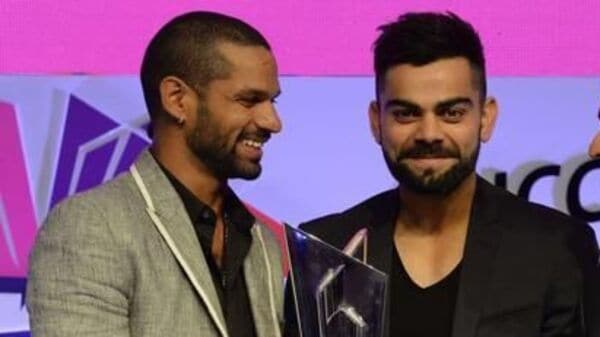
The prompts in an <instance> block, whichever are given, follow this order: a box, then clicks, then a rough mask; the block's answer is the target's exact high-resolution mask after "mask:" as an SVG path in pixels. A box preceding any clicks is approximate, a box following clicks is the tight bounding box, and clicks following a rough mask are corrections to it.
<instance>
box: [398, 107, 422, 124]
mask: <svg viewBox="0 0 600 337" xmlns="http://www.w3.org/2000/svg"><path fill="white" fill-rule="evenodd" d="M391 114H392V115H393V116H394V118H395V119H396V121H398V122H400V123H409V122H412V121H414V120H416V119H417V118H419V116H420V115H421V113H420V112H419V111H418V110H416V109H407V108H400V109H394V110H392V111H391Z"/></svg>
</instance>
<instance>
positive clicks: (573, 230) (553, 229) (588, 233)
mask: <svg viewBox="0 0 600 337" xmlns="http://www.w3.org/2000/svg"><path fill="white" fill-rule="evenodd" d="M482 189H483V190H484V193H483V194H484V196H483V197H484V198H486V199H487V200H486V202H485V204H484V205H493V206H490V207H494V208H495V209H496V212H497V214H498V215H497V216H498V219H499V222H500V223H501V224H502V225H503V227H504V228H505V229H506V232H508V233H510V234H509V235H513V236H515V237H521V238H523V239H529V240H534V241H530V242H539V243H541V242H540V240H544V239H551V240H552V241H556V240H558V241H560V242H561V243H562V244H563V245H567V246H568V247H569V248H570V250H571V251H576V252H578V251H594V250H596V248H595V247H597V244H596V236H595V233H594V230H593V229H592V228H591V227H590V226H589V225H588V224H587V223H586V222H585V221H582V220H579V219H577V218H575V217H572V216H570V215H567V214H565V213H562V212H560V211H558V210H556V209H553V208H550V207H548V206H545V205H541V204H538V203H535V202H531V201H528V200H525V199H523V198H520V197H517V196H515V195H513V194H512V193H510V192H508V191H506V190H505V189H502V188H499V187H496V186H493V185H491V184H489V183H487V182H483V183H482ZM578 255H579V254H578Z"/></svg>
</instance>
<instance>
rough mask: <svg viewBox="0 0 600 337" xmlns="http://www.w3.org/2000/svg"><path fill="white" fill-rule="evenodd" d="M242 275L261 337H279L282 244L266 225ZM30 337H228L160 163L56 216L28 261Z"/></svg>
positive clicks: (256, 233) (256, 230)
mask: <svg viewBox="0 0 600 337" xmlns="http://www.w3.org/2000/svg"><path fill="white" fill-rule="evenodd" d="M251 232H252V245H251V247H250V251H249V252H248V256H247V257H246V259H245V261H244V266H243V270H244V275H245V278H246V284H247V287H248V296H249V298H250V303H251V307H252V315H253V318H254V321H255V326H256V330H257V331H256V332H257V336H258V337H279V336H280V335H281V326H282V322H283V316H282V307H283V294H282V285H283V284H282V283H283V275H282V270H281V255H280V251H279V246H278V244H277V242H276V240H275V238H274V237H273V235H272V233H271V232H270V231H269V230H268V229H267V228H266V227H265V226H264V225H263V224H260V223H258V222H257V223H255V224H254V226H253V227H252V229H251ZM27 307H28V310H29V314H30V323H31V331H32V336H35V337H54V336H56V337H58V336H60V337H68V336H77V337H80V336H110V337H125V336H144V337H149V336H160V337H167V336H203V337H204V336H207V337H208V336H215V337H217V336H218V337H228V333H227V327H226V324H225V320H224V316H223V312H222V309H221V306H220V303H219V299H218V297H217V293H216V291H215V288H214V285H213V281H212V279H211V274H210V271H209V268H208V266H207V264H206V261H205V259H204V256H203V253H202V249H201V248H200V244H199V242H198V240H197V237H196V234H195V232H194V229H193V226H192V223H191V222H190V219H189V217H188V215H187V213H186V210H185V208H184V205H183V203H182V202H181V201H180V199H179V197H178V195H177V194H176V192H175V190H174V189H173V187H172V186H171V184H170V183H169V181H168V179H167V178H166V177H165V175H164V174H163V173H162V171H161V169H160V168H159V167H158V165H157V163H156V162H155V160H154V158H153V157H152V156H151V155H150V154H149V153H148V152H144V153H142V155H141V156H140V158H139V159H138V160H137V162H136V163H135V164H134V165H133V166H132V168H131V169H130V172H128V173H126V174H123V175H121V176H119V177H118V178H116V179H114V180H112V181H110V182H108V183H107V184H104V185H102V186H100V187H98V188H96V189H93V190H91V191H89V192H86V193H83V194H81V195H77V196H75V197H73V198H70V199H68V200H66V201H64V202H62V203H61V204H59V205H58V206H57V207H55V208H54V209H53V211H52V212H51V214H50V215H49V217H48V219H47V220H46V222H45V223H44V225H43V227H42V228H41V229H40V231H39V233H38V236H37V239H36V243H35V246H34V249H33V251H32V253H31V256H30V272H29V282H28V285H27Z"/></svg>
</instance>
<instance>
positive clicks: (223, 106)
mask: <svg viewBox="0 0 600 337" xmlns="http://www.w3.org/2000/svg"><path fill="white" fill-rule="evenodd" d="M217 49H218V51H219V52H220V53H221V54H222V56H223V57H224V58H225V59H226V60H227V62H228V63H229V65H228V67H229V76H227V77H226V78H224V79H215V80H213V81H212V82H210V83H209V84H208V85H207V87H206V88H205V89H203V90H202V94H201V95H197V97H196V114H195V119H192V120H190V123H189V125H190V127H188V128H187V130H186V134H185V138H186V143H187V146H188V148H189V150H190V151H191V152H192V153H194V154H195V156H196V157H197V159H198V160H199V161H200V162H202V163H203V164H204V165H205V166H206V167H207V168H208V169H209V170H210V171H211V172H212V173H213V174H214V175H215V176H217V177H219V178H224V179H226V178H238V177H239V178H244V179H255V178H257V177H258V176H259V175H260V172H261V166H260V160H261V158H262V154H263V149H262V147H263V145H264V143H265V142H267V141H268V140H269V138H270V136H271V134H272V133H277V132H279V131H280V130H281V121H280V120H279V117H278V115H277V111H276V110H275V106H274V99H275V97H277V95H279V92H280V89H279V81H278V79H277V65H276V63H275V59H274V58H273V55H272V54H271V52H269V51H268V50H267V49H265V48H263V47H260V46H242V45H237V44H233V43H220V44H219V45H218V46H217Z"/></svg>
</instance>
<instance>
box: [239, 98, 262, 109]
mask: <svg viewBox="0 0 600 337" xmlns="http://www.w3.org/2000/svg"><path fill="white" fill-rule="evenodd" d="M260 101H261V100H260V99H259V98H258V97H256V96H247V97H240V98H238V99H237V102H238V103H240V104H241V105H243V106H244V107H246V108H252V107H253V106H255V105H256V104H258V103H260Z"/></svg>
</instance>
